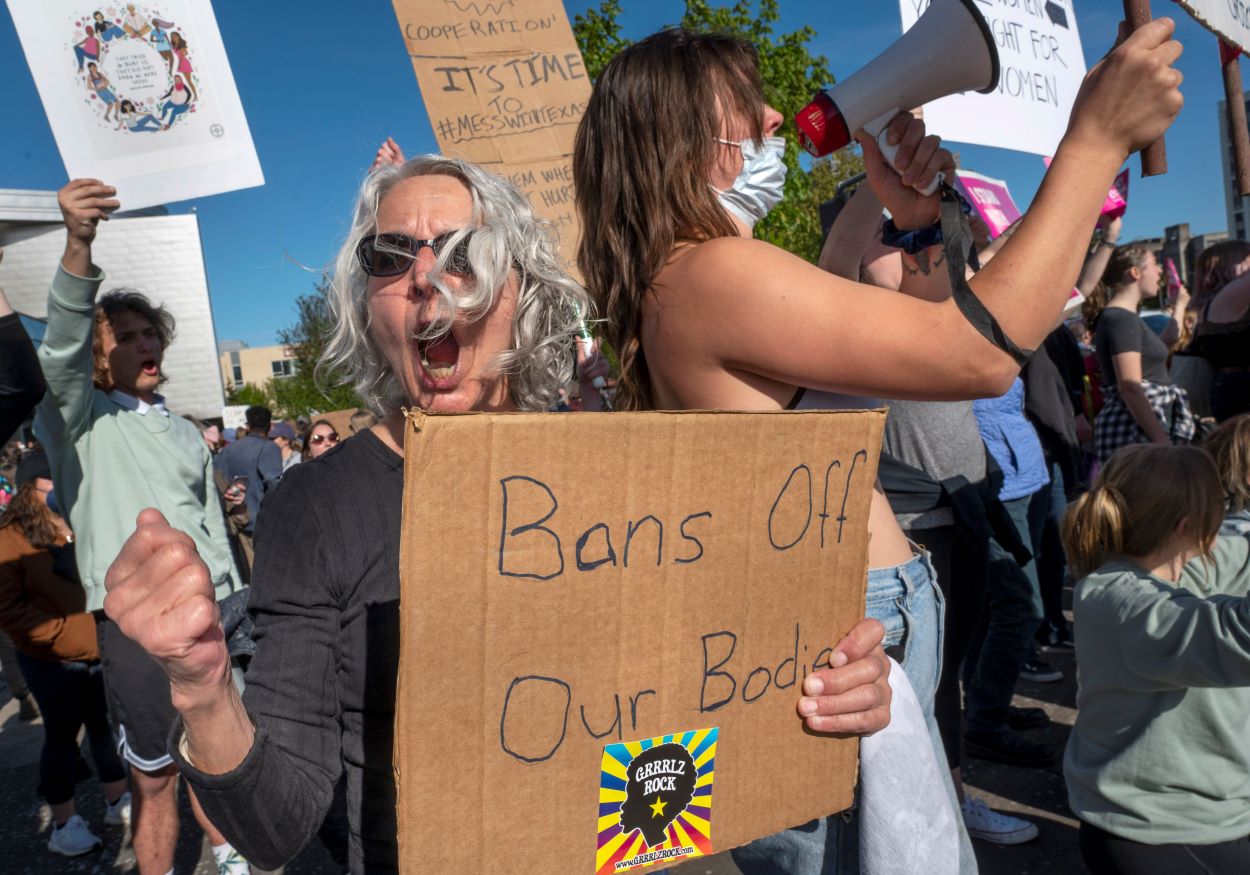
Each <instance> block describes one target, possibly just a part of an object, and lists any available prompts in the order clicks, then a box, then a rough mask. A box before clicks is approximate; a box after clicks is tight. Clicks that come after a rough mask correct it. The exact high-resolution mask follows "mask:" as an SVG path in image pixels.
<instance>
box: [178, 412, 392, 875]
mask: <svg viewBox="0 0 1250 875" xmlns="http://www.w3.org/2000/svg"><path fill="white" fill-rule="evenodd" d="M402 501H403V460H402V459H401V458H400V456H398V455H397V454H395V453H394V452H393V451H391V450H390V449H389V448H387V446H386V445H385V444H383V443H382V442H381V440H379V439H378V438H377V437H375V436H374V435H373V433H372V432H368V431H365V432H362V433H360V434H358V435H356V436H354V437H352V438H351V439H350V440H348V441H346V442H345V443H343V444H341V445H340V446H338V447H337V448H335V449H333V450H331V451H330V452H328V453H326V454H325V455H324V456H322V457H320V458H318V459H316V460H314V461H311V462H307V463H304V464H300V465H296V466H294V467H293V468H291V469H290V470H289V471H288V472H287V473H286V475H285V476H284V477H283V478H282V482H281V483H280V484H279V486H278V488H277V489H276V490H274V491H273V492H271V493H270V494H269V495H267V496H266V497H265V501H264V506H263V509H264V513H263V514H261V518H260V522H259V524H258V525H257V528H256V561H255V566H254V568H253V572H252V587H251V595H250V599H249V611H250V613H251V614H252V617H253V620H254V622H255V626H256V628H255V632H254V633H253V638H254V640H255V642H256V653H255V655H254V657H253V658H252V662H251V665H250V666H249V668H248V672H247V676H246V681H247V688H246V691H245V692H244V694H243V703H244V705H245V706H246V708H247V711H248V714H249V715H250V716H251V718H252V721H253V723H255V725H256V737H255V741H254V742H253V745H252V749H251V751H250V752H249V753H248V755H247V757H246V758H245V759H244V760H243V762H242V763H240V764H239V766H238V767H237V768H235V769H234V770H233V771H231V772H229V773H227V774H225V775H206V774H204V773H203V772H200V771H199V770H198V769H196V768H195V767H193V766H192V765H191V764H190V763H188V762H187V761H186V759H185V758H184V757H183V756H182V754H181V751H180V750H179V744H178V742H179V740H180V739H181V735H182V724H181V721H179V722H177V723H176V724H175V726H174V728H173V732H172V734H171V737H170V753H171V755H173V757H174V760H175V762H176V763H177V765H178V768H179V770H180V771H181V772H182V774H183V775H184V776H185V777H186V779H187V780H188V781H189V782H190V784H191V785H192V786H193V787H194V788H195V794H196V797H197V798H198V799H199V800H200V804H201V805H203V807H204V810H205V812H206V813H207V814H208V817H209V819H210V820H211V821H212V822H213V823H214V824H215V825H216V826H217V828H218V829H220V830H221V831H222V833H224V834H225V835H226V837H227V838H228V839H230V842H231V843H232V844H233V845H234V846H235V847H236V848H238V850H239V852H240V853H242V854H243V856H244V857H246V858H247V859H248V860H249V861H250V862H252V863H254V864H255V865H257V866H260V867H262V868H264V869H276V868H278V867H279V866H280V865H283V864H285V863H286V862H287V861H288V860H290V859H291V858H292V857H294V856H295V854H297V853H298V852H299V851H300V849H301V848H303V847H304V845H305V844H307V842H308V841H309V839H310V838H311V837H312V836H313V835H314V834H315V833H316V831H317V828H318V827H319V826H320V825H321V822H322V820H323V819H324V818H325V814H326V811H327V809H328V808H329V805H330V799H331V796H332V795H333V791H334V785H335V783H336V781H337V780H338V778H339V775H340V774H341V773H342V772H343V771H346V773H347V806H348V822H349V825H350V828H351V840H350V866H351V871H352V872H353V873H363V872H366V871H368V872H370V873H372V872H391V871H397V853H396V822H395V781H394V772H393V770H392V765H391V764H392V742H393V738H394V723H395V681H396V675H397V672H398V669H399V536H400V512H401V508H402Z"/></svg>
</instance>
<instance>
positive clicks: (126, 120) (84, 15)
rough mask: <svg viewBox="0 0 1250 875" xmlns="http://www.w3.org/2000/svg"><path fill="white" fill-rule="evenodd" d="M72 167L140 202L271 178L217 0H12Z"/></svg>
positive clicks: (126, 203) (135, 205)
mask: <svg viewBox="0 0 1250 875" xmlns="http://www.w3.org/2000/svg"><path fill="white" fill-rule="evenodd" d="M8 6H9V12H10V14H11V15H12V16H13V22H14V24H15V25H16V26H17V32H18V36H19V37H20V38H21V41H22V49H23V51H24V52H25V54H26V62H27V64H29V66H30V70H31V73H32V74H33V75H34V78H35V85H36V87H37V88H38V89H39V97H40V99H41V100H42V101H43V107H44V111H45V112H47V114H48V121H49V123H50V124H51V126H52V133H53V135H54V136H55V137H56V143H57V147H58V148H59V149H60V152H61V159H62V160H63V161H64V162H65V169H66V171H67V172H68V174H69V177H70V178H79V177H91V178H95V179H101V180H103V181H105V182H107V183H109V184H110V185H113V186H116V188H117V196H118V200H120V201H121V205H122V209H124V210H133V209H141V208H143V207H150V206H154V205H157V204H167V203H172V202H174V201H181V200H187V199H188V198H194V197H204V196H206V195H212V194H220V193H221V192H225V191H234V190H235V189H240V188H250V187H252V186H257V185H263V184H264V181H265V180H264V176H263V175H262V173H261V169H260V162H259V161H258V160H257V158H256V149H255V147H254V146H253V145H252V135H251V132H250V131H249V130H248V126H247V117H246V116H245V115H244V113H243V105H242V103H241V102H240V101H239V93H238V91H237V90H236V89H235V85H234V76H233V75H232V74H231V72H230V62H229V61H228V60H227V58H226V50H225V47H224V46H223V45H222V42H221V34H220V32H219V31H218V30H217V19H216V18H215V17H214V15H213V7H212V4H211V3H210V2H209V0H155V2H148V3H113V2H104V0H38V2H31V0H8Z"/></svg>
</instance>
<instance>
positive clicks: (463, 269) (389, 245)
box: [356, 230, 473, 276]
mask: <svg viewBox="0 0 1250 875" xmlns="http://www.w3.org/2000/svg"><path fill="white" fill-rule="evenodd" d="M458 233H460V232H459V230H456V231H448V232H447V233H446V234H439V235H438V236H437V237H435V238H434V239H432V240H418V239H417V238H416V237H409V236H408V235H407V234H394V233H392V234H374V235H373V236H372V237H366V238H365V239H363V240H361V241H360V244H359V245H358V246H357V247H356V258H357V260H358V261H359V262H360V266H361V268H363V269H364V272H365V273H367V274H369V276H399V275H400V274H401V273H406V272H407V271H408V268H410V267H412V263H413V262H414V261H416V260H417V255H418V254H420V252H421V250H422V248H424V247H426V246H428V247H430V249H432V250H433V251H434V257H435V258H438V257H439V256H441V255H442V254H443V250H444V249H445V248H446V247H447V244H448V243H449V242H450V241H451V238H452V237H454V236H455V235H456V234H458ZM472 236H473V234H472V232H470V233H469V234H466V235H465V236H464V238H463V239H462V240H461V241H460V242H459V243H457V244H456V245H455V246H454V247H452V250H451V254H450V255H449V256H448V258H447V265H446V267H445V270H446V271H447V272H448V273H458V274H466V275H468V276H472V275H473V267H472V265H470V263H469V240H470V239H471V238H472Z"/></svg>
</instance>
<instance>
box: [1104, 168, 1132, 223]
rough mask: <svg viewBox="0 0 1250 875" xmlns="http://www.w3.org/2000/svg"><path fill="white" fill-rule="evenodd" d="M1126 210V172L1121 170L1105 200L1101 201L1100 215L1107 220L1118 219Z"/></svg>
mask: <svg viewBox="0 0 1250 875" xmlns="http://www.w3.org/2000/svg"><path fill="white" fill-rule="evenodd" d="M1127 209H1128V171H1127V170H1123V171H1121V172H1120V175H1119V176H1117V177H1116V178H1115V184H1113V185H1112V186H1111V191H1109V192H1107V199H1106V200H1105V201H1103V205H1102V214H1103V215H1104V216H1106V217H1107V218H1109V219H1118V218H1120V216H1122V215H1124V211H1125V210H1127Z"/></svg>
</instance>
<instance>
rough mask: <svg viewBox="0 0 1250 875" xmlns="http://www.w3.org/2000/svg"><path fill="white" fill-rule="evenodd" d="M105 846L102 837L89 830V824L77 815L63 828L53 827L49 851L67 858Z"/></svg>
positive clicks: (66, 822)
mask: <svg viewBox="0 0 1250 875" xmlns="http://www.w3.org/2000/svg"><path fill="white" fill-rule="evenodd" d="M102 844H104V842H102V841H101V840H100V837H99V836H97V835H95V834H94V833H92V832H91V830H89V829H87V824H86V823H85V822H84V821H83V819H82V818H81V817H79V816H78V815H77V814H75V815H73V816H71V817H70V819H69V820H67V821H65V824H64V825H63V826H54V827H52V837H51V838H49V839H48V850H49V851H52V852H53V853H54V854H62V855H64V856H66V857H77V856H80V855H82V854H85V853H87V852H88V851H93V850H95V849H96V848H97V847H99V846H100V845H102Z"/></svg>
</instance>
